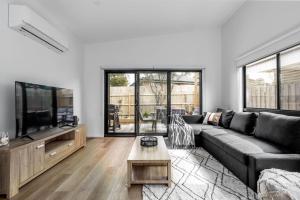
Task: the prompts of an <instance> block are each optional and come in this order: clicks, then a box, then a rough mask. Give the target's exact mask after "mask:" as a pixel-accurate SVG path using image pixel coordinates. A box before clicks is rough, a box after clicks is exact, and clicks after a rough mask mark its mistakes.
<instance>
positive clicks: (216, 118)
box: [208, 112, 222, 126]
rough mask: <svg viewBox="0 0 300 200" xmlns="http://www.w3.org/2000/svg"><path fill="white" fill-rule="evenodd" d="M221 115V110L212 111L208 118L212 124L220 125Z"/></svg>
mask: <svg viewBox="0 0 300 200" xmlns="http://www.w3.org/2000/svg"><path fill="white" fill-rule="evenodd" d="M221 115H222V113H221V112H217V113H211V114H210V116H209V118H208V124H212V125H214V126H217V125H219V122H220V119H221Z"/></svg>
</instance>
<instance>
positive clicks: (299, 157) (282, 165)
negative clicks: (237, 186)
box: [248, 153, 300, 191]
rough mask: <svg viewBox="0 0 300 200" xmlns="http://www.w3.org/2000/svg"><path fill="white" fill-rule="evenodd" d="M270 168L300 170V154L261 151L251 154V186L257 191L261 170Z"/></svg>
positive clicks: (249, 182) (249, 173) (249, 170)
mask: <svg viewBox="0 0 300 200" xmlns="http://www.w3.org/2000/svg"><path fill="white" fill-rule="evenodd" d="M270 168H277V169H283V170H287V171H294V172H300V154H272V153H260V154H252V155H249V166H248V184H249V186H250V187H251V188H252V189H254V190H255V191H256V187H257V181H258V178H259V174H260V172H261V171H262V170H264V169H270Z"/></svg>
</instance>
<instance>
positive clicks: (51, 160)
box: [45, 140, 75, 167]
mask: <svg viewBox="0 0 300 200" xmlns="http://www.w3.org/2000/svg"><path fill="white" fill-rule="evenodd" d="M74 150H75V141H74V140H71V141H61V142H57V144H56V147H55V148H53V149H52V150H50V151H48V152H46V154H45V163H46V166H47V167H52V166H53V165H55V164H56V163H58V162H59V161H61V160H62V159H63V158H65V157H66V156H68V155H69V154H70V153H71V152H73V151H74Z"/></svg>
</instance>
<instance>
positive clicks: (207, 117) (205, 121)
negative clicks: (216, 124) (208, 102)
mask: <svg viewBox="0 0 300 200" xmlns="http://www.w3.org/2000/svg"><path fill="white" fill-rule="evenodd" d="M210 115H211V112H207V113H206V115H205V118H204V120H203V123H202V124H208V119H209V116H210Z"/></svg>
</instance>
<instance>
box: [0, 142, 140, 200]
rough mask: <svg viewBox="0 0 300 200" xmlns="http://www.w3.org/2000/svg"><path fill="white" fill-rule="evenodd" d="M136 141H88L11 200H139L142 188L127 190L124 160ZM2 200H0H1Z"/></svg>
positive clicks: (132, 187)
mask: <svg viewBox="0 0 300 200" xmlns="http://www.w3.org/2000/svg"><path fill="white" fill-rule="evenodd" d="M134 139H135V138H133V137H132V138H130V137H110V138H109V137H106V138H95V139H88V141H87V146H86V147H85V148H83V149H80V150H79V151H77V152H76V153H74V154H73V155H72V156H70V157H68V158H66V159H65V160H63V161H62V162H60V163H59V164H57V165H56V166H54V167H53V168H51V169H50V170H48V171H46V172H45V173H43V174H42V175H40V176H39V177H37V178H36V179H34V180H33V181H31V182H30V183H28V184H27V185H25V186H23V187H22V188H21V189H20V192H19V193H18V194H17V195H16V196H15V197H14V198H12V199H13V200H44V199H45V200H48V199H49V200H60V199H62V200H77V199H78V200H94V199H95V200H106V199H108V200H126V199H128V200H129V199H130V200H139V199H142V186H139V185H133V186H131V187H130V188H127V185H126V184H127V157H128V155H129V152H130V150H131V147H132V144H133V142H134ZM0 199H1V198H0Z"/></svg>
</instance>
